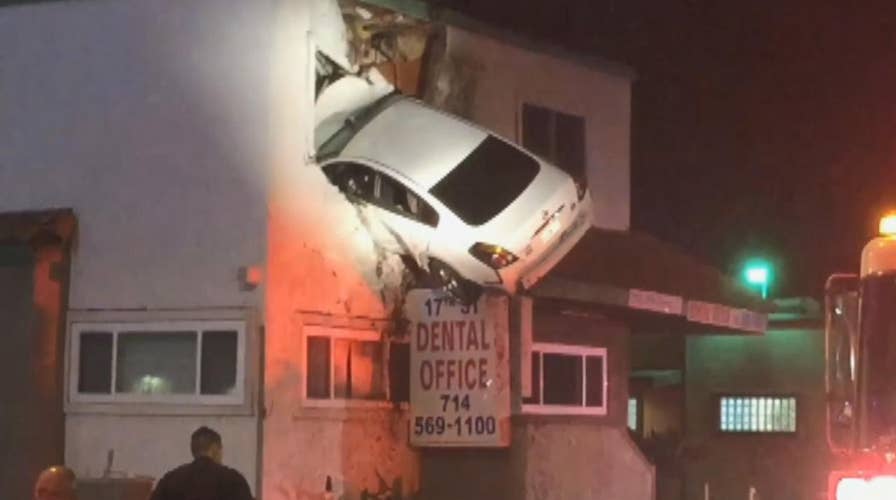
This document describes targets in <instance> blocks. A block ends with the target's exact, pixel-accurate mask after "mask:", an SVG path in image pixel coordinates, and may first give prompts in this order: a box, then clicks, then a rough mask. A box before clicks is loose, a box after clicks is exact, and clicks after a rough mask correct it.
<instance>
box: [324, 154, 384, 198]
mask: <svg viewBox="0 0 896 500" xmlns="http://www.w3.org/2000/svg"><path fill="white" fill-rule="evenodd" d="M324 174H325V175H326V176H327V178H328V179H329V180H330V182H331V183H333V185H335V186H336V187H338V188H339V190H340V191H342V192H343V193H345V194H346V195H348V196H350V197H353V198H357V199H361V200H365V201H373V199H374V195H373V192H374V185H375V184H374V183H375V181H376V173H375V172H374V171H373V169H371V168H370V167H367V166H365V165H359V164H357V163H331V164H329V165H326V166H325V167H324Z"/></svg>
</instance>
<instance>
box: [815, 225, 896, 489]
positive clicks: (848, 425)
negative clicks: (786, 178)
mask: <svg viewBox="0 0 896 500" xmlns="http://www.w3.org/2000/svg"><path fill="white" fill-rule="evenodd" d="M880 233H881V234H880V236H878V237H877V238H874V239H873V240H871V241H870V242H869V243H868V244H867V245H865V248H864V249H863V250H862V260H861V267H860V271H859V274H858V275H854V274H853V275H845V274H836V275H833V276H831V277H830V278H829V279H828V281H827V283H826V286H825V311H826V312H825V350H826V359H825V362H826V366H825V379H826V380H825V383H826V388H827V439H828V445H829V446H830V449H831V452H832V457H833V458H832V464H831V470H830V473H829V475H828V487H827V499H828V500H883V499H888V500H896V213H894V214H891V215H888V216H886V217H884V218H882V219H881V221H880Z"/></svg>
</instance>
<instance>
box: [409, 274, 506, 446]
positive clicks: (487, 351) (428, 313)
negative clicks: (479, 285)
mask: <svg viewBox="0 0 896 500" xmlns="http://www.w3.org/2000/svg"><path fill="white" fill-rule="evenodd" d="M509 314H510V313H509V301H508V299H507V297H506V296H494V295H488V294H485V295H483V296H482V297H481V298H480V299H479V301H478V302H476V303H475V304H471V305H469V306H463V305H461V304H460V303H459V302H456V301H454V300H453V299H451V298H450V297H449V296H447V295H445V294H444V293H442V292H438V291H433V290H412V291H411V292H410V293H409V294H408V297H407V300H406V302H405V316H406V318H407V319H408V320H409V321H410V328H411V330H410V333H411V335H410V341H411V373H410V377H411V378H410V380H411V401H410V406H411V419H410V442H411V444H412V445H414V446H427V447H440V446H441V447H503V446H509V445H510V431H511V429H510V359H509V357H510V352H509V347H508V338H509V336H508V322H509Z"/></svg>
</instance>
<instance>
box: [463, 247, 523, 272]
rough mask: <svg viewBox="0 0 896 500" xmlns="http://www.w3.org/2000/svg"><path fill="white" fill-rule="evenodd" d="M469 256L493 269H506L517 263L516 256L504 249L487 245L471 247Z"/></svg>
mask: <svg viewBox="0 0 896 500" xmlns="http://www.w3.org/2000/svg"><path fill="white" fill-rule="evenodd" d="M470 254H471V255H472V256H473V257H476V258H477V259H479V260H481V261H482V262H484V263H486V264H487V265H489V266H491V267H492V268H494V269H501V268H502V267H507V266H509V265H510V264H513V263H514V262H516V261H517V256H516V255H514V254H513V253H512V252H510V251H509V250H507V249H506V248H503V247H500V246H498V245H489V244H488V243H476V244H475V245H473V246H471V247H470Z"/></svg>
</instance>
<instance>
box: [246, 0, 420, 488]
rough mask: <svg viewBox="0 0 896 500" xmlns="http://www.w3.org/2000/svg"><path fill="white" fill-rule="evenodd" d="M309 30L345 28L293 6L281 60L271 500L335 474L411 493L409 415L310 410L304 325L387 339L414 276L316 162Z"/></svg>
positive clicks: (269, 336)
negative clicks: (357, 331) (396, 484)
mask: <svg viewBox="0 0 896 500" xmlns="http://www.w3.org/2000/svg"><path fill="white" fill-rule="evenodd" d="M309 28H311V31H312V32H318V31H321V30H328V29H336V28H335V27H333V26H324V25H319V24H318V25H315V24H314V21H313V20H312V17H311V16H310V13H309V11H308V6H307V4H306V3H303V2H291V3H289V4H284V6H283V8H282V9H281V11H280V12H279V14H278V21H277V24H276V26H275V30H274V44H273V50H272V53H271V63H272V72H273V74H272V78H271V82H270V83H271V89H270V98H271V99H272V103H271V106H270V109H271V111H272V116H271V129H270V130H271V148H272V151H271V161H272V165H271V167H272V183H271V193H270V202H269V206H268V216H269V219H268V257H267V282H266V285H267V288H266V313H265V316H266V334H265V371H264V396H263V406H264V409H263V411H264V421H263V429H264V433H263V434H264V436H263V443H262V450H263V457H262V458H263V459H262V474H263V477H264V481H263V489H262V494H263V497H264V498H265V500H299V499H306V498H308V499H310V498H321V496H320V495H321V494H322V493H323V491H324V486H325V482H326V478H327V476H330V477H331V478H332V480H333V488H334V492H335V493H336V496H337V498H346V499H356V498H359V496H360V492H361V491H362V490H363V489H368V490H370V491H375V490H376V489H377V487H378V486H379V476H382V477H383V478H385V479H386V480H387V481H389V482H392V481H394V480H395V479H400V482H401V486H402V488H403V489H404V490H405V491H407V492H410V491H413V490H414V489H416V486H417V481H418V480H417V475H418V474H417V469H418V462H417V457H416V453H415V452H413V451H412V450H411V449H410V448H408V447H407V445H406V443H407V422H406V416H405V413H404V411H403V410H401V409H400V408H398V409H396V408H392V407H382V408H360V407H354V406H352V405H349V406H348V407H346V406H343V407H341V408H340V407H328V408H320V407H316V406H314V405H311V404H307V403H306V401H305V394H304V387H305V377H306V375H307V371H306V369H307V367H306V363H305V349H304V335H305V330H306V328H310V327H311V326H315V327H321V326H322V325H323V326H326V325H329V327H332V328H340V327H349V328H363V329H365V330H369V331H375V332H378V333H379V334H380V335H382V336H383V337H384V338H385V337H386V336H387V335H389V331H390V326H389V325H390V322H389V318H390V315H391V314H392V311H393V310H394V308H395V307H396V306H397V307H400V303H401V300H402V296H401V287H402V284H403V283H404V282H405V281H404V280H405V278H406V277H405V274H404V273H405V267H404V265H403V263H402V262H401V259H400V258H398V257H397V256H396V255H394V254H393V253H391V252H390V251H389V250H388V249H386V248H383V247H381V246H378V245H377V244H375V243H374V241H375V240H376V238H373V237H371V234H376V232H377V231H381V230H383V228H381V227H379V226H378V225H377V221H376V220H375V219H374V218H371V217H369V216H368V214H367V213H366V209H365V208H364V207H363V206H361V205H355V204H352V203H350V202H349V201H348V200H347V199H346V198H345V196H344V195H343V194H341V193H340V192H339V191H338V190H337V189H336V188H335V187H333V186H332V185H331V184H330V183H329V182H328V181H327V179H326V178H325V176H324V175H323V174H322V172H321V171H320V169H319V167H317V166H316V165H315V164H314V163H313V162H312V161H311V160H309V158H310V156H311V153H312V151H311V150H310V147H309V145H310V144H311V143H310V141H308V140H307V138H308V137H310V134H311V132H312V131H311V128H310V127H311V126H312V125H313V123H312V121H311V120H309V119H308V118H309V116H311V115H310V113H309V112H308V109H309V108H308V104H309V103H310V102H313V101H311V100H309V97H310V96H313V87H311V86H310V85H311V83H312V82H311V81H310V79H309V78H307V75H308V72H307V70H308V68H309V67H311V66H309V65H310V64H311V61H309V60H308V52H307V51H302V50H296V49H295V47H296V46H297V45H298V46H304V45H302V44H303V43H304V42H303V41H304V40H306V38H305V37H306V33H307V32H308V31H309ZM340 325H341V326H340ZM378 475H379V476H378Z"/></svg>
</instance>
